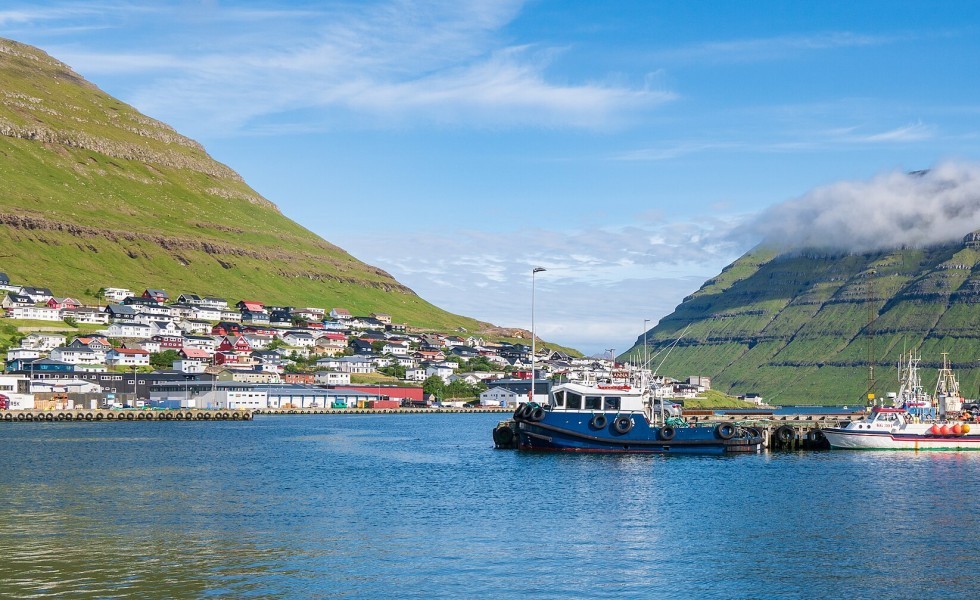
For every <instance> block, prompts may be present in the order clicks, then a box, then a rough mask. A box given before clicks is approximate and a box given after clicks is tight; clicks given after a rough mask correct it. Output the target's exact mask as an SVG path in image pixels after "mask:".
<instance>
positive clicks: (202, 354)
mask: <svg viewBox="0 0 980 600" xmlns="http://www.w3.org/2000/svg"><path fill="white" fill-rule="evenodd" d="M181 354H183V355H184V356H185V357H187V358H209V357H210V356H211V355H210V354H208V351H207V350H202V349H200V348H184V349H183V350H181Z"/></svg>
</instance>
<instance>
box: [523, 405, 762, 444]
mask: <svg viewBox="0 0 980 600" xmlns="http://www.w3.org/2000/svg"><path fill="white" fill-rule="evenodd" d="M598 414H601V413H589V412H583V413H574V412H569V413H563V412H547V413H546V414H545V416H544V417H543V418H542V419H540V420H539V421H531V420H527V419H525V420H520V419H519V420H518V422H517V442H518V443H517V447H518V449H519V450H540V451H554V452H589V453H616V454H730V453H740V452H759V451H760V450H761V449H762V437H761V435H753V434H752V433H751V432H746V431H744V430H742V429H740V428H736V427H735V426H734V425H732V424H730V423H726V424H722V425H719V426H717V427H677V428H671V427H657V426H653V425H651V424H650V423H649V422H647V420H646V418H645V417H644V416H643V415H641V414H630V415H625V416H626V417H627V418H628V419H629V421H630V425H629V427H628V430H627V431H625V432H624V431H623V429H624V427H622V426H621V427H618V428H617V419H620V418H622V417H623V416H624V415H622V414H614V413H608V414H605V415H604V416H605V419H604V422H605V424H604V426H602V427H598V426H597V419H596V415H598ZM601 420H602V419H600V421H601ZM723 426H726V427H727V429H723Z"/></svg>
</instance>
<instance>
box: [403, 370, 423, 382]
mask: <svg viewBox="0 0 980 600" xmlns="http://www.w3.org/2000/svg"><path fill="white" fill-rule="evenodd" d="M426 377H427V375H426V374H425V369H423V368H422V367H411V368H406V369H405V380H406V381H425V379H426Z"/></svg>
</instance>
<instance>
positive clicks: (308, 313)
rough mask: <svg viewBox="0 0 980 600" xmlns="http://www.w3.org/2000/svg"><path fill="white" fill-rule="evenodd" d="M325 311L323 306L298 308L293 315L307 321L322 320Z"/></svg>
mask: <svg viewBox="0 0 980 600" xmlns="http://www.w3.org/2000/svg"><path fill="white" fill-rule="evenodd" d="M324 313H325V311H324V310H323V309H322V308H297V309H296V310H294V311H293V316H295V317H299V318H300V319H303V320H305V321H322V320H323V315H324Z"/></svg>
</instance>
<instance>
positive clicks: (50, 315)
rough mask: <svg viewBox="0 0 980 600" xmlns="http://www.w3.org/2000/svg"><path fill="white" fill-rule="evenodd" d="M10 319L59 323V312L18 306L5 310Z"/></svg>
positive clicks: (55, 309) (50, 309) (51, 309)
mask: <svg viewBox="0 0 980 600" xmlns="http://www.w3.org/2000/svg"><path fill="white" fill-rule="evenodd" d="M5 310H6V313H7V316H8V317H9V318H11V319H30V320H32V321H60V320H61V311H60V310H58V309H57V308H48V307H46V306H45V307H39V306H18V307H14V308H8V309H5Z"/></svg>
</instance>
